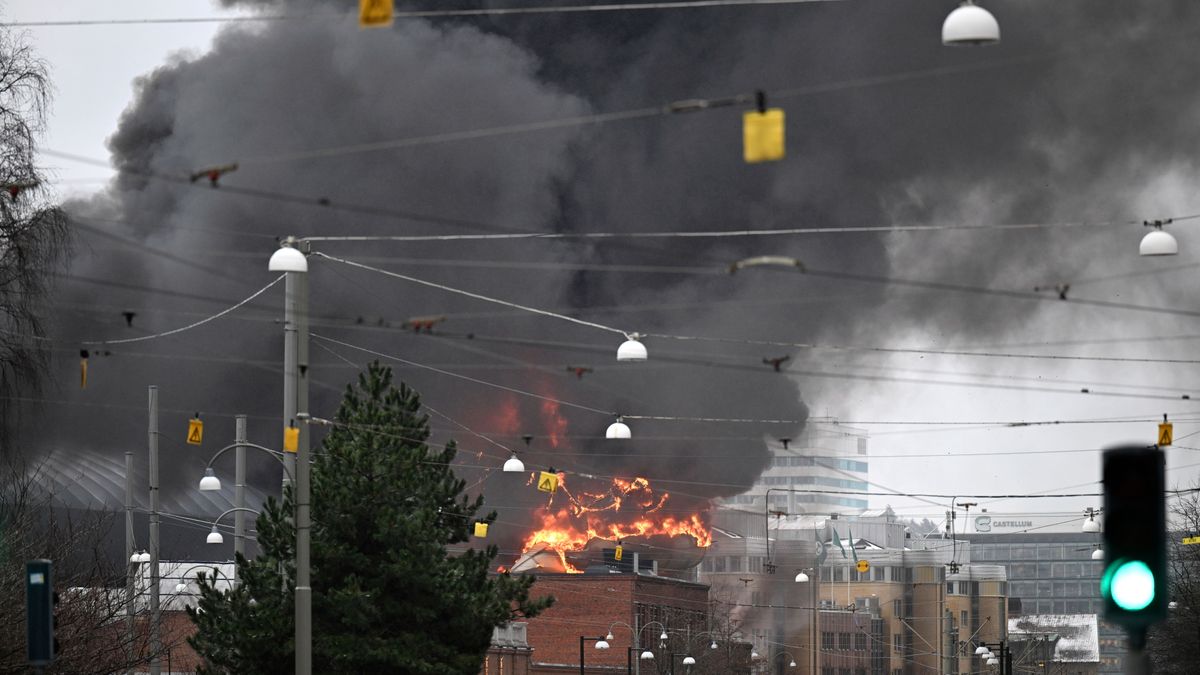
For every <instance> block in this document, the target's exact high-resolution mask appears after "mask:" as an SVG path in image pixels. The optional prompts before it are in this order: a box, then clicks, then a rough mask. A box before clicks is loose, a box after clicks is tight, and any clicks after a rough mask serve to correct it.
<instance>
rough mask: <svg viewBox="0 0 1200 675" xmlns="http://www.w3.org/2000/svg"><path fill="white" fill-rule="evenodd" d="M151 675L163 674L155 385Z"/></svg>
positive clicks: (154, 397)
mask: <svg viewBox="0 0 1200 675" xmlns="http://www.w3.org/2000/svg"><path fill="white" fill-rule="evenodd" d="M147 435H148V440H149V443H150V675H160V674H161V673H162V659H161V658H160V656H159V652H161V651H162V626H160V625H159V619H160V614H159V606H158V592H159V587H158V586H159V580H158V574H159V570H158V387H156V386H154V385H150V427H149V433H148V434H147Z"/></svg>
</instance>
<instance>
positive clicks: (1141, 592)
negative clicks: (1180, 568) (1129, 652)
mask: <svg viewBox="0 0 1200 675" xmlns="http://www.w3.org/2000/svg"><path fill="white" fill-rule="evenodd" d="M1165 474H1166V457H1165V455H1164V454H1163V451H1162V450H1161V449H1159V448H1158V447H1154V446H1151V447H1144V446H1143V447H1120V448H1112V449H1109V450H1105V451H1104V469H1103V482H1104V573H1103V574H1102V575H1101V577H1100V594H1101V596H1103V598H1104V617H1105V618H1106V619H1107V620H1109V621H1111V622H1113V623H1115V624H1118V625H1120V626H1123V627H1125V628H1126V629H1127V630H1128V631H1130V633H1131V634H1144V631H1145V629H1146V627H1148V626H1150V625H1151V624H1153V623H1155V622H1157V621H1159V620H1161V619H1163V618H1165V617H1166V615H1167V602H1168V601H1169V599H1170V598H1169V595H1170V593H1169V588H1168V582H1167V507H1166V475H1165Z"/></svg>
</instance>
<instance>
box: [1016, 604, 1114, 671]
mask: <svg viewBox="0 0 1200 675" xmlns="http://www.w3.org/2000/svg"><path fill="white" fill-rule="evenodd" d="M1008 638H1009V640H1011V641H1017V642H1028V641H1031V640H1035V639H1038V638H1045V639H1049V640H1051V641H1053V642H1054V660H1055V661H1058V662H1066V663H1080V662H1093V663H1094V662H1098V661H1099V660H1100V639H1099V634H1098V631H1097V629H1096V615H1095V614H1027V615H1024V616H1019V617H1017V618H1015V619H1009V620H1008Z"/></svg>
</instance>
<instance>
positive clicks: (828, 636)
mask: <svg viewBox="0 0 1200 675" xmlns="http://www.w3.org/2000/svg"><path fill="white" fill-rule="evenodd" d="M821 649H824V650H826V651H833V633H830V632H829V631H821Z"/></svg>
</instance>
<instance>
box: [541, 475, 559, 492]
mask: <svg viewBox="0 0 1200 675" xmlns="http://www.w3.org/2000/svg"><path fill="white" fill-rule="evenodd" d="M538 489H539V490H541V491H542V492H554V491H555V490H557V489H558V474H556V473H550V472H549V471H542V472H540V473H539V474H538Z"/></svg>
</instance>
